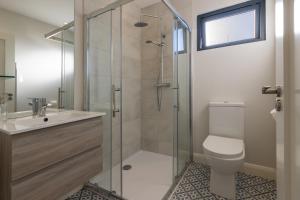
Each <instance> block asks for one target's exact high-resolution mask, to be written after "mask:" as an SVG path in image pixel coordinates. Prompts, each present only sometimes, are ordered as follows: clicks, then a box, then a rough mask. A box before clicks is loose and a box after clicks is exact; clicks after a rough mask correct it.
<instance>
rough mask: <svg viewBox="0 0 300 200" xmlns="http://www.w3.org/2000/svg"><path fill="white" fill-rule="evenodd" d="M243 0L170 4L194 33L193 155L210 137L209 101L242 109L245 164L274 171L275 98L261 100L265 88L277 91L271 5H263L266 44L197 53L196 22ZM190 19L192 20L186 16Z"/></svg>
mask: <svg viewBox="0 0 300 200" xmlns="http://www.w3.org/2000/svg"><path fill="white" fill-rule="evenodd" d="M241 2H243V0H211V1H209V2H208V1H206V0H189V1H188V3H187V2H185V3H183V2H181V1H178V0H172V3H173V4H174V6H175V7H176V8H177V9H178V10H179V12H180V13H181V14H182V16H183V17H185V18H186V19H187V21H188V22H189V23H190V24H191V26H192V28H193V39H192V44H193V53H192V57H193V69H192V79H193V125H194V126H193V133H194V138H193V142H194V153H202V143H203V141H204V140H205V138H206V137H207V135H208V108H207V105H208V102H209V101H224V100H227V101H243V102H245V104H246V106H247V107H246V114H245V120H246V121H245V143H246V161H247V162H249V163H254V164H258V165H263V166H268V167H275V160H276V158H275V122H274V121H273V119H272V118H271V117H270V114H269V112H270V110H271V109H272V108H273V107H274V105H273V101H274V96H272V95H271V96H263V95H262V94H261V87H262V86H263V85H271V86H274V85H275V80H274V77H275V33H274V29H275V28H274V18H275V17H274V10H275V7H274V6H275V5H274V1H273V0H267V1H266V2H267V40H266V41H261V42H255V43H249V44H242V45H237V46H231V47H224V48H218V49H212V50H205V51H197V50H196V44H197V41H196V39H197V38H196V34H197V32H196V31H197V16H198V15H199V14H204V13H207V12H210V11H214V10H217V9H220V8H224V7H228V6H231V5H234V4H238V3H241ZM190 13H192V14H190Z"/></svg>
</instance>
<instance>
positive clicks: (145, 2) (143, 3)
mask: <svg viewBox="0 0 300 200" xmlns="http://www.w3.org/2000/svg"><path fill="white" fill-rule="evenodd" d="M135 2H136V3H137V4H138V5H139V7H141V8H146V7H148V6H150V5H152V4H155V3H158V2H161V0H135Z"/></svg>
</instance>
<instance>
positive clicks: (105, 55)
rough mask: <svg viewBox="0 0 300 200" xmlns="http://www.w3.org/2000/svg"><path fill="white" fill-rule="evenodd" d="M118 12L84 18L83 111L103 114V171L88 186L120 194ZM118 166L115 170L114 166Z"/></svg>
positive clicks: (116, 10)
mask: <svg viewBox="0 0 300 200" xmlns="http://www.w3.org/2000/svg"><path fill="white" fill-rule="evenodd" d="M119 16H120V10H119V9H115V10H113V11H112V10H110V11H106V12H104V13H102V14H99V15H96V16H94V17H91V18H89V19H87V56H86V59H87V72H86V76H87V78H86V80H87V83H86V84H87V88H88V89H87V91H88V92H87V95H86V98H87V99H86V102H87V103H86V109H87V110H89V111H96V112H104V113H106V115H105V116H104V117H103V141H104V142H103V146H102V150H103V155H102V157H103V164H102V165H103V171H102V172H101V173H100V174H99V175H98V176H97V177H95V178H93V179H92V183H95V184H97V185H98V186H99V187H101V188H104V189H106V190H108V191H111V192H115V193H116V194H118V195H120V194H121V173H120V172H121V169H120V168H121V166H120V162H121V156H120V154H121V147H120V146H121V139H120V137H121V121H120V112H121V107H120V96H121V95H120V94H121V84H120V83H121V81H120V75H119V74H120V70H121V68H120V66H121V65H120V63H121V62H120V60H121V53H120V42H118V40H120V24H119V21H120V20H119ZM118 165H119V167H118Z"/></svg>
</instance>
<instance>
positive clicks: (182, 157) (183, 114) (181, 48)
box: [173, 20, 192, 177]
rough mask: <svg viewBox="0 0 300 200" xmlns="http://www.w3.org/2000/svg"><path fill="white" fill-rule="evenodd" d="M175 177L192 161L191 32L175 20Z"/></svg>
mask: <svg viewBox="0 0 300 200" xmlns="http://www.w3.org/2000/svg"><path fill="white" fill-rule="evenodd" d="M173 42H174V55H173V56H174V63H173V65H174V66H173V67H174V69H173V70H174V77H173V79H174V85H175V86H176V87H175V88H174V89H175V90H174V91H175V93H174V102H175V105H176V106H175V107H176V110H175V120H176V123H175V124H176V127H175V135H174V176H175V177H176V176H179V175H180V174H181V173H182V172H183V171H184V169H185V167H186V166H187V164H188V163H189V162H190V161H191V139H192V138H191V122H190V120H191V119H190V110H191V109H190V98H191V95H190V94H191V93H190V92H191V87H190V32H189V30H188V29H187V28H186V27H185V25H184V24H182V22H181V21H179V20H175V28H174V40H173Z"/></svg>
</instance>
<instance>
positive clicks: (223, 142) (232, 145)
mask: <svg viewBox="0 0 300 200" xmlns="http://www.w3.org/2000/svg"><path fill="white" fill-rule="evenodd" d="M203 147H204V150H205V151H206V153H208V154H209V155H210V156H213V157H218V158H237V157H240V156H242V155H243V153H244V142H243V140H240V139H233V138H226V137H220V136H213V135H209V136H208V137H207V138H206V140H205V141H204V143H203Z"/></svg>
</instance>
